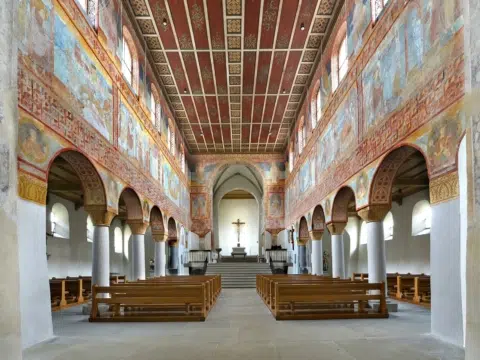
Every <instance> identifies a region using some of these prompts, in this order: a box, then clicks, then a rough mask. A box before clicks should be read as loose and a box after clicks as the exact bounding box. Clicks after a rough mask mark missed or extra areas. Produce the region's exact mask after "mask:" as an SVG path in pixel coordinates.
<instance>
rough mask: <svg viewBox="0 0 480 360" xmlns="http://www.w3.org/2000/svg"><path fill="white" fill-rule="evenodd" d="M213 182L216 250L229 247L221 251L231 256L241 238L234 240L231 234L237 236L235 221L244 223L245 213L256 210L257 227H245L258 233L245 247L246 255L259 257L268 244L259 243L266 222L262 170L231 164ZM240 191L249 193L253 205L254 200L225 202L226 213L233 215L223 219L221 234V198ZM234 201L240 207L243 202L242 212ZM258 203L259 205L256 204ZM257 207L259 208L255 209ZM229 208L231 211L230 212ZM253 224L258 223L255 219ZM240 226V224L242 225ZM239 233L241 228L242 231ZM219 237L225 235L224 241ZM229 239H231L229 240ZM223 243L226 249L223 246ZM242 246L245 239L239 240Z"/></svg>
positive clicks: (254, 234) (251, 225) (253, 235)
mask: <svg viewBox="0 0 480 360" xmlns="http://www.w3.org/2000/svg"><path fill="white" fill-rule="evenodd" d="M215 180H216V181H214V183H213V186H212V191H213V225H214V244H215V248H222V249H223V247H227V248H226V249H224V250H222V251H225V253H224V255H230V254H229V253H230V252H231V249H232V248H233V247H236V246H237V244H238V238H235V237H234V236H233V238H231V237H232V235H234V233H233V232H232V231H230V230H232V229H234V228H233V225H232V222H234V221H237V220H242V219H241V217H245V216H247V214H246V212H250V214H248V215H249V216H251V212H252V211H253V212H254V213H256V214H257V215H256V216H257V219H258V225H256V224H255V225H256V226H255V225H254V224H245V226H244V227H246V226H250V227H254V226H255V227H254V228H256V231H255V232H254V233H252V237H253V238H252V239H249V244H250V245H249V246H247V247H248V248H247V247H246V249H245V251H246V252H247V255H258V254H259V253H260V252H261V249H262V247H263V248H266V244H261V242H260V235H261V229H262V228H263V223H264V219H265V217H264V216H265V215H264V211H265V210H264V209H265V207H264V192H263V179H262V176H261V175H260V173H259V171H258V170H257V169H256V168H255V167H253V166H251V165H246V164H232V165H229V166H225V167H223V169H222V170H221V171H219V172H218V173H217V177H216V179H215ZM238 190H241V191H243V192H245V193H247V194H244V197H245V196H248V194H250V196H251V197H253V199H254V203H253V204H250V203H251V202H252V201H253V200H249V199H238V200H235V199H226V200H227V201H225V202H224V203H223V205H224V206H226V207H225V211H228V213H229V214H231V215H232V216H234V215H236V216H234V218H233V219H224V221H223V227H222V231H220V219H219V217H220V216H221V215H220V208H221V202H222V199H224V197H225V195H227V194H228V193H230V192H232V191H238ZM235 201H237V202H236V203H237V204H240V203H242V205H244V206H242V209H243V210H241V211H240V212H235V210H234V208H233V207H234V205H235ZM255 203H256V205H255ZM255 207H256V209H255ZM247 208H251V210H250V211H249V210H246V209H247ZM228 209H230V210H231V211H230V210H228ZM252 222H256V221H254V220H253V219H252ZM239 226H240V225H239ZM240 231H242V229H241V228H240ZM220 234H224V235H223V238H220ZM227 237H228V238H227ZM244 240H246V239H244ZM221 244H223V247H222V246H220V245H221ZM240 245H241V246H243V245H242V239H240Z"/></svg>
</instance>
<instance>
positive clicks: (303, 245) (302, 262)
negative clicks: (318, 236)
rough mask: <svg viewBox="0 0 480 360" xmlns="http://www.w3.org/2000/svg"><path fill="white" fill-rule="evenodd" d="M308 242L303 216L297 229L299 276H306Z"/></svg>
mask: <svg viewBox="0 0 480 360" xmlns="http://www.w3.org/2000/svg"><path fill="white" fill-rule="evenodd" d="M308 240H309V234H308V224H307V219H305V217H304V216H302V217H301V219H300V225H299V228H298V243H297V247H298V271H299V273H300V274H308V264H307V243H308Z"/></svg>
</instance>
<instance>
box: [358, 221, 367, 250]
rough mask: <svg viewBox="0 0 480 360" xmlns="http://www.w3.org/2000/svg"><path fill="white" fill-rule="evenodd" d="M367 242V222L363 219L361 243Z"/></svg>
mask: <svg viewBox="0 0 480 360" xmlns="http://www.w3.org/2000/svg"><path fill="white" fill-rule="evenodd" d="M367 243H368V236H367V223H366V222H365V221H362V225H361V226H360V245H366V244H367Z"/></svg>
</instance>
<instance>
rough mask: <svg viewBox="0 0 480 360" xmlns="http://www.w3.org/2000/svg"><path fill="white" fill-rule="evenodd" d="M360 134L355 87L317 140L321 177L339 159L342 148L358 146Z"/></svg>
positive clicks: (319, 173) (317, 166)
mask: <svg viewBox="0 0 480 360" xmlns="http://www.w3.org/2000/svg"><path fill="white" fill-rule="evenodd" d="M357 134H358V101H357V88H356V87H353V88H352V89H351V90H350V92H349V93H348V95H347V97H346V98H345V100H344V101H343V103H342V104H341V105H340V106H339V108H338V109H337V111H336V112H335V115H334V116H333V117H332V119H331V121H330V123H329V124H328V126H327V128H326V129H325V130H324V132H323V133H322V135H321V136H320V137H319V138H318V140H317V155H316V156H317V157H316V173H317V176H321V175H322V173H323V171H324V170H326V169H327V168H328V167H329V166H330V164H331V163H332V162H333V161H334V159H337V158H338V157H339V156H340V155H341V154H339V150H340V147H341V148H342V150H345V149H349V148H351V146H352V145H353V144H356V141H357Z"/></svg>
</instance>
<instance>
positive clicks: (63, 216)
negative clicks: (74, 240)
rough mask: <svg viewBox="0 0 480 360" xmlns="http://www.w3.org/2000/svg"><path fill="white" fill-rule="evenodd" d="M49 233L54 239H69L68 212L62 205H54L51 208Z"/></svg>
mask: <svg viewBox="0 0 480 360" xmlns="http://www.w3.org/2000/svg"><path fill="white" fill-rule="evenodd" d="M50 231H51V232H52V235H53V236H54V237H58V238H64V239H68V238H70V223H69V219H68V210H67V208H66V207H65V206H64V205H63V204H60V203H55V204H54V205H53V206H52V212H51V213H50Z"/></svg>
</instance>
